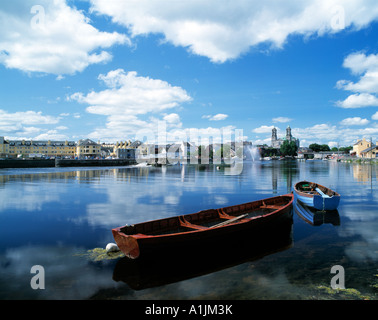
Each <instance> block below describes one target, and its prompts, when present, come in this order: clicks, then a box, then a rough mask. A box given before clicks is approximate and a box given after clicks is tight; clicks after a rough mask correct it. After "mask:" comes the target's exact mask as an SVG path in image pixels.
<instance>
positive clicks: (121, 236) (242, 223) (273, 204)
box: [112, 194, 294, 259]
mask: <svg viewBox="0 0 378 320" xmlns="http://www.w3.org/2000/svg"><path fill="white" fill-rule="evenodd" d="M293 199H294V197H293V194H286V195H282V196H276V197H271V198H267V199H263V200H257V201H253V202H248V203H243V204H239V205H234V206H229V207H224V208H219V209H209V210H203V211H199V212H196V213H191V214H185V215H180V216H174V217H170V218H163V219H159V220H152V221H147V222H142V223H137V224H134V225H131V226H129V225H125V226H123V227H118V228H114V229H112V233H113V236H114V240H115V241H116V243H117V245H118V247H119V249H120V250H121V251H122V252H123V253H124V254H125V255H126V256H127V257H129V258H131V259H136V258H138V257H140V256H141V255H142V256H146V255H148V253H149V252H154V253H155V254H156V252H161V254H162V255H164V254H170V253H172V254H175V250H185V248H188V247H189V248H191V247H192V245H193V246H194V245H195V244H201V243H203V242H208V241H211V242H212V243H213V245H214V246H222V243H223V241H227V239H228V238H229V237H235V236H240V235H241V234H243V233H249V232H253V231H254V230H259V231H261V229H262V228H269V225H270V224H271V223H272V222H275V221H277V220H279V219H280V218H281V217H282V216H284V215H285V214H287V213H288V212H291V209H292V204H293Z"/></svg>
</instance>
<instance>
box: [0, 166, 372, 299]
mask: <svg viewBox="0 0 378 320" xmlns="http://www.w3.org/2000/svg"><path fill="white" fill-rule="evenodd" d="M377 172H378V166H376V165H375V166H374V165H373V166H371V165H367V164H348V163H335V162H327V161H307V162H299V161H294V160H292V161H255V162H253V161H245V162H244V163H243V171H242V173H241V174H239V175H225V172H224V170H223V169H222V168H220V169H219V168H217V167H216V166H209V165H208V166H194V165H182V166H180V165H175V166H168V167H160V168H157V167H145V166H134V167H117V168H90V169H88V168H38V169H35V168H34V169H2V170H1V171H0V198H1V201H0V299H143V300H145V299H376V298H377V293H378V264H377V261H378V232H377V230H378V209H377V208H378V193H377V191H378V190H377ZM300 180H309V181H315V182H317V183H320V184H322V185H325V186H328V187H330V188H332V189H334V190H336V191H338V192H339V193H340V194H341V196H342V198H341V202H340V206H339V210H338V212H337V213H334V214H333V215H331V216H328V217H327V216H320V217H319V216H317V217H316V219H315V220H316V221H308V220H307V221H306V220H304V219H303V218H302V217H300V216H299V215H298V214H297V213H296V211H295V210H294V209H293V212H292V217H291V218H290V219H292V223H291V224H290V229H288V230H285V231H283V233H284V234H283V235H280V237H279V238H277V239H275V240H274V241H275V243H274V245H273V247H272V246H270V247H269V248H264V241H263V240H261V241H259V239H257V240H256V241H253V242H243V243H242V244H240V246H239V245H236V247H238V249H241V250H239V251H240V252H239V253H238V254H233V255H229V254H227V252H224V253H221V254H220V256H219V257H216V258H214V257H213V258H211V259H206V258H203V257H200V256H198V257H196V256H195V255H194V256H191V257H188V260H187V261H185V262H184V263H183V264H182V265H181V266H180V264H179V262H177V261H176V262H177V263H178V264H174V265H175V267H174V269H172V268H173V267H172V265H171V264H170V265H169V266H168V265H164V261H156V266H155V267H153V266H151V265H143V264H140V263H134V262H132V263H131V262H130V261H129V260H128V259H127V258H122V257H113V259H107V258H108V257H107V256H106V255H104V254H103V250H102V249H100V248H104V247H105V246H106V244H107V243H110V242H114V239H113V237H112V234H111V229H112V228H114V227H118V226H121V225H125V224H133V223H137V222H142V221H146V220H153V219H158V218H163V217H169V216H174V215H180V214H185V213H192V212H196V211H200V210H203V209H207V208H218V207H223V206H229V205H233V204H238V203H243V202H249V201H253V200H257V199H262V198H267V197H271V196H274V195H280V194H286V193H288V192H291V190H292V186H293V185H294V183H295V182H297V181H300ZM256 249H258V250H257V251H256ZM235 252H237V251H235ZM239 255H240V256H239ZM158 264H160V265H159V266H158ZM335 265H337V266H341V267H342V268H343V270H344V277H343V279H344V284H345V285H344V286H345V288H346V289H345V290H332V289H331V285H330V283H331V280H332V278H333V277H334V276H341V273H338V274H337V273H336V274H334V273H331V268H332V267H333V266H335ZM33 266H41V267H42V269H43V272H42V271H40V272H39V273H38V272H36V271H33V272H32V270H31V268H32V267H33ZM170 267H171V269H170ZM37 276H38V280H36V277H37ZM42 276H43V277H42ZM33 281H34V284H36V283H37V284H38V285H39V288H38V286H37V288H36V287H35V286H34V288H33V285H32V283H33ZM338 281H341V280H340V279H339V280H338ZM339 283H340V282H339ZM42 285H43V286H42ZM41 286H42V287H43V288H41Z"/></svg>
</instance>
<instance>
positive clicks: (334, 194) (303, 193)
mask: <svg viewBox="0 0 378 320" xmlns="http://www.w3.org/2000/svg"><path fill="white" fill-rule="evenodd" d="M304 182H306V183H313V184H315V185H316V186H317V187H322V188H324V189H326V190H330V191H331V192H332V193H333V195H331V196H329V198H330V199H331V198H335V197H340V194H339V193H338V192H336V191H335V190H333V189H331V188H328V187H325V186H323V185H321V184H319V183H315V182H311V181H306V180H303V181H299V182H297V183H296V184H294V188H293V189H294V192H295V193H297V194H298V195H300V196H302V197H306V198H314V197H316V196H317V197H321V198H323V197H322V195H320V194H319V193H306V192H303V191H301V190H299V189H298V186H299V185H300V184H302V183H304Z"/></svg>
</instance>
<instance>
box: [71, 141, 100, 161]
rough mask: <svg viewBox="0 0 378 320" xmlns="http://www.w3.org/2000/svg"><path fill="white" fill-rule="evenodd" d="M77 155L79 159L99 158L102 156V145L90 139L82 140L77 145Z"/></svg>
mask: <svg viewBox="0 0 378 320" xmlns="http://www.w3.org/2000/svg"><path fill="white" fill-rule="evenodd" d="M76 154H77V156H78V157H79V158H86V157H89V158H93V157H94V158H97V157H100V156H101V145H100V144H99V143H96V142H94V141H92V140H90V139H81V140H79V141H78V143H77V147H76Z"/></svg>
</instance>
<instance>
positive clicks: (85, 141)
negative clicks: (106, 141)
mask: <svg viewBox="0 0 378 320" xmlns="http://www.w3.org/2000/svg"><path fill="white" fill-rule="evenodd" d="M77 145H78V146H95V145H98V144H97V143H96V142H94V141H92V140H90V139H82V140H79V142H78V144H77Z"/></svg>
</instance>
